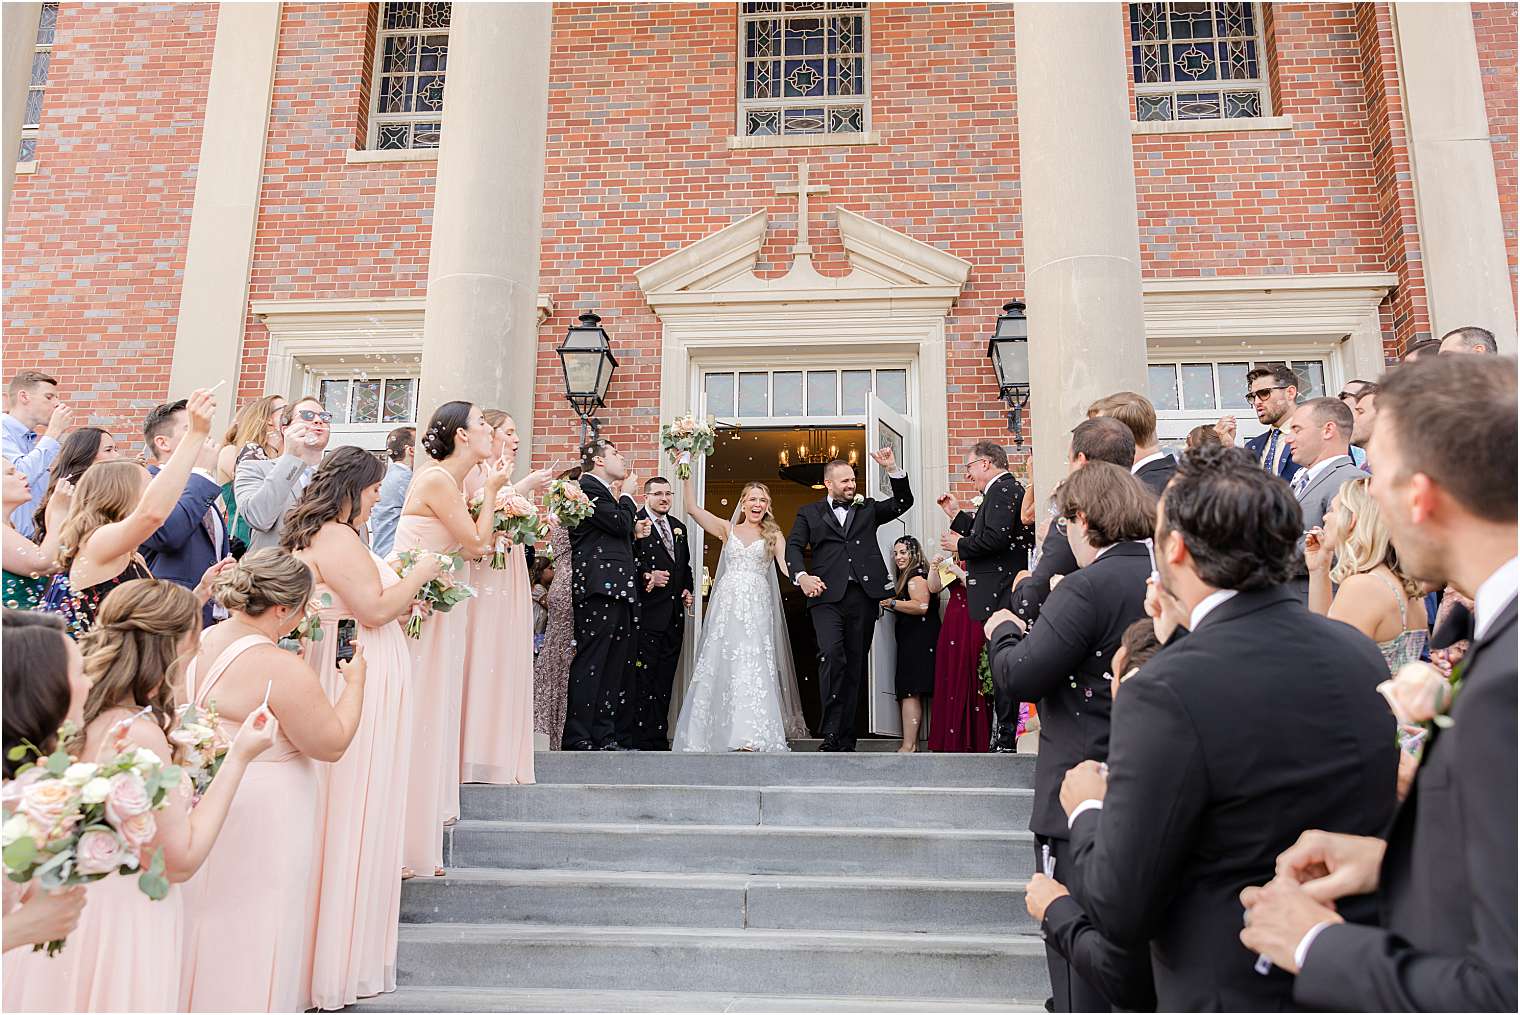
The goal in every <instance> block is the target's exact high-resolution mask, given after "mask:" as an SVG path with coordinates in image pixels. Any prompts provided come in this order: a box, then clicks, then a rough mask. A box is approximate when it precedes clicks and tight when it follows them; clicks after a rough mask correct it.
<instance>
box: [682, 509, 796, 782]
mask: <svg viewBox="0 0 1520 1015" xmlns="http://www.w3.org/2000/svg"><path fill="white" fill-rule="evenodd" d="M723 558H724V561H723V566H722V568H721V570H720V571H719V574H718V580H717V582H716V583H715V584H714V586H713V595H712V601H711V603H710V604H709V606H708V609H707V612H706V616H705V617H704V618H703V622H702V640H701V642H700V643H699V645H698V647H697V662H696V666H695V668H694V669H693V671H692V678H691V684H690V685H689V686H688V687H687V689H686V697H685V700H684V701H683V702H682V704H681V715H680V718H678V719H677V720H676V730H675V737H674V740H673V742H672V745H671V749H672V750H676V751H688V752H701V753H717V752H724V751H739V750H747V751H786V750H790V748H789V747H787V743H786V741H787V736H788V734H790V735H791V736H793V737H805V736H807V728H806V726H804V725H803V721H802V712H801V709H800V708H799V707H798V704H797V692H796V675H795V673H794V672H793V670H792V666H791V645H790V644H789V643H788V642H787V641H786V640H785V637H784V634H785V629H786V628H785V622H784V620H783V619H782V617H781V613H780V610H781V603H780V595H779V593H778V592H777V591H776V583H775V579H774V577H773V575H772V574H771V573H770V572H771V568H772V567H774V566H775V565H774V563H773V558H772V556H771V550H770V548H769V547H768V546H766V544H765V540H764V539H757V540H755V541H754V542H753V543H750V544H749V545H747V546H746V545H745V544H744V542H743V541H742V540H740V539H739V537H738V536H735V535H730V536H729V537H728V543H727V545H725V547H724V549H723ZM783 668H784V670H785V672H784V673H783ZM788 679H789V680H790V685H789V686H787V692H789V693H783V690H782V688H783V685H784V683H785V682H786V681H787V680H788ZM784 699H787V700H784Z"/></svg>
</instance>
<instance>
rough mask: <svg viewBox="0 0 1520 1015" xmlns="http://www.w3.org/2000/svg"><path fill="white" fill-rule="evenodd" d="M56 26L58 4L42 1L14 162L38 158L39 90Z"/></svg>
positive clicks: (43, 84)
mask: <svg viewBox="0 0 1520 1015" xmlns="http://www.w3.org/2000/svg"><path fill="white" fill-rule="evenodd" d="M57 30H58V5H57V4H55V3H50V4H43V5H42V10H41V12H40V13H39V14H38V17H37V41H36V44H35V45H34V46H33V48H32V75H31V79H30V80H29V81H28V82H27V87H26V109H25V111H24V112H23V114H22V118H21V150H20V151H19V152H17V154H16V161H17V162H32V161H34V160H35V159H36V158H37V133H38V131H39V130H40V129H41V127H42V93H43V92H45V91H46V90H47V80H48V67H49V65H51V64H52V62H53V36H54V34H55V33H56V32H57Z"/></svg>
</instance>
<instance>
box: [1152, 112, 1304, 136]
mask: <svg viewBox="0 0 1520 1015" xmlns="http://www.w3.org/2000/svg"><path fill="white" fill-rule="evenodd" d="M1129 127H1130V132H1131V133H1134V134H1223V133H1227V132H1231V131H1242V130H1292V129H1293V117H1291V116H1240V117H1232V118H1230V119H1228V120H1224V119H1221V120H1147V121H1145V122H1141V121H1140V120H1131V121H1130V123H1129Z"/></svg>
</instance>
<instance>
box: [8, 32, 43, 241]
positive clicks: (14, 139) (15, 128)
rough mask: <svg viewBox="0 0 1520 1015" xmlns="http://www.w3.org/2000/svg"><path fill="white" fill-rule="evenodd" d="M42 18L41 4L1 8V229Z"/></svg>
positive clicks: (19, 145)
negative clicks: (2, 90) (3, 186)
mask: <svg viewBox="0 0 1520 1015" xmlns="http://www.w3.org/2000/svg"><path fill="white" fill-rule="evenodd" d="M41 16H42V5H41V4H40V3H36V4H32V3H8V4H4V5H3V6H0V39H3V42H0V45H3V47H4V49H3V51H0V61H3V64H0V66H3V67H4V71H3V73H0V88H4V89H5V95H4V97H3V99H0V117H3V119H4V120H5V123H4V127H3V129H4V134H3V135H0V146H3V147H0V167H3V171H0V178H3V179H4V180H5V193H4V194H3V195H0V200H3V201H4V202H5V203H4V204H0V228H3V227H4V224H5V223H6V222H9V221H10V215H11V185H12V184H14V183H15V182H16V153H17V152H19V151H20V150H21V121H22V119H23V118H25V116H26V92H27V86H28V85H30V84H31V81H32V53H33V51H34V50H35V49H36V47H37V19H38V18H40V17H41Z"/></svg>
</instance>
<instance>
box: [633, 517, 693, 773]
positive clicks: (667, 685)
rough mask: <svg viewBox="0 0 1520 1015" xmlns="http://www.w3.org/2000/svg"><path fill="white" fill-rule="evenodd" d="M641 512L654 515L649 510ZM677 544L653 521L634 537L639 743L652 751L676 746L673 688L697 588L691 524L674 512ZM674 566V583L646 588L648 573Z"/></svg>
mask: <svg viewBox="0 0 1520 1015" xmlns="http://www.w3.org/2000/svg"><path fill="white" fill-rule="evenodd" d="M638 517H639V518H641V519H643V518H650V520H651V522H653V518H652V516H651V515H650V514H649V512H648V511H640V512H639V514H638ZM665 518H666V521H667V522H668V523H669V524H670V536H671V548H672V550H674V554H673V555H672V552H671V550H667V549H666V548H665V541H664V540H663V539H661V538H660V531H659V529H658V527H656V526H655V525H654V524H651V525H650V530H649V535H647V536H645V537H644V538H643V539H637V540H634V554H635V556H636V557H637V559H638V565H639V590H640V592H641V594H642V599H641V600H640V602H639V666H638V672H637V676H636V679H635V682H634V690H635V692H636V694H637V711H636V717H635V730H634V743H635V746H637V747H639V748H641V749H643V750H646V751H664V750H669V749H670V739H669V737H668V735H667V734H668V732H669V716H670V690H671V686H672V685H673V684H674V682H675V678H676V670H677V669H679V668H680V665H681V643H682V641H683V640H684V639H685V637H686V607H685V604H684V603H683V602H682V598H681V593H682V592H691V591H692V589H693V586H692V580H691V544H690V542H689V541H688V539H687V536H686V526H684V525H682V524H681V523H680V522H679V521H677V520H676V519H675V518H674V517H672V516H671V515H668V514H667V515H666V516H665ZM651 571H669V572H670V581H669V583H668V584H666V585H664V586H662V587H661V588H657V589H650V590H649V591H648V592H644V591H643V589H644V575H645V574H647V573H649V572H651Z"/></svg>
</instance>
